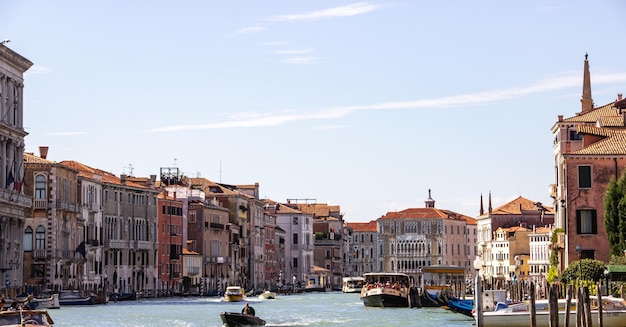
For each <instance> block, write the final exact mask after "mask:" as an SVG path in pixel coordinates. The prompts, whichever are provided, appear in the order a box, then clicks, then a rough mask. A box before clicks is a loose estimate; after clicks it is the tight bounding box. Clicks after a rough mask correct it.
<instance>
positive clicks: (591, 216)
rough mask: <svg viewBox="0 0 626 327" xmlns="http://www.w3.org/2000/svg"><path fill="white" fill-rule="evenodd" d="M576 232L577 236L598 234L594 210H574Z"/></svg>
mask: <svg viewBox="0 0 626 327" xmlns="http://www.w3.org/2000/svg"><path fill="white" fill-rule="evenodd" d="M576 232H577V233H578V234H597V233H598V223H597V222H596V211H595V210H590V209H586V210H576Z"/></svg>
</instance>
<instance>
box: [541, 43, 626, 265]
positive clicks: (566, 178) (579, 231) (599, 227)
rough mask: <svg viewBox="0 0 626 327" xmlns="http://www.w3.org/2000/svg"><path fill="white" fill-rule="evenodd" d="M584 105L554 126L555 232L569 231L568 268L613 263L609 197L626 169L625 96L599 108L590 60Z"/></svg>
mask: <svg viewBox="0 0 626 327" xmlns="http://www.w3.org/2000/svg"><path fill="white" fill-rule="evenodd" d="M580 102H581V110H580V112H577V113H576V114H575V115H574V116H572V117H570V118H563V116H561V115H560V116H558V119H557V122H556V123H555V124H554V126H552V134H553V135H554V137H553V147H554V171H555V176H554V177H555V181H554V184H552V185H551V192H550V193H551V194H550V195H551V197H552V198H553V199H554V205H555V208H556V211H557V218H556V222H555V227H557V228H563V230H564V236H565V237H564V239H563V241H564V242H563V243H564V244H560V246H562V247H563V249H564V253H562V258H561V266H563V267H567V266H568V265H569V264H570V263H571V262H573V261H576V260H579V259H581V258H582V259H584V258H589V259H597V260H601V261H604V262H608V261H609V260H610V251H609V243H608V236H607V233H606V229H605V227H604V195H605V193H606V189H607V185H608V184H609V182H610V181H611V180H612V179H619V178H620V176H621V174H622V172H623V171H624V168H626V130H625V128H626V118H625V117H626V99H623V98H622V94H621V93H619V94H618V95H617V99H616V100H615V101H612V102H610V103H608V104H605V105H602V106H598V107H596V106H595V104H594V102H593V99H592V96H591V76H590V72H589V61H588V58H587V55H585V62H584V71H583V92H582V97H581V100H580Z"/></svg>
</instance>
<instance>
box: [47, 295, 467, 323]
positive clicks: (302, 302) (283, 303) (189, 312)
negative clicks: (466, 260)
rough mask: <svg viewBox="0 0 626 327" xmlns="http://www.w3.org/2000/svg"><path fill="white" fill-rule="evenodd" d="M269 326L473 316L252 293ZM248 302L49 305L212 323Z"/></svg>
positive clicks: (65, 316) (121, 318) (71, 317)
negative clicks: (220, 314) (261, 297)
mask: <svg viewBox="0 0 626 327" xmlns="http://www.w3.org/2000/svg"><path fill="white" fill-rule="evenodd" d="M247 301H248V302H249V303H250V305H251V306H252V307H254V309H255V311H256V315H257V316H259V317H261V318H263V319H264V320H265V321H266V322H267V325H266V326H342V327H343V326H345V327H349V326H350V327H351V326H354V327H357V326H358V327H361V326H420V327H430V326H432V327H435V326H436V327H461V326H462V327H469V326H471V325H472V324H474V320H473V319H472V318H470V317H467V316H464V315H462V314H459V313H454V312H451V311H448V310H445V309H441V308H372V307H365V306H364V305H363V303H362V302H361V300H360V299H359V294H357V293H341V292H328V293H302V294H296V295H278V297H277V298H276V299H273V300H262V299H259V298H257V297H248V298H247ZM243 306H244V302H235V303H232V302H223V301H222V300H221V299H220V298H216V297H184V298H158V299H140V300H136V301H123V302H117V303H113V302H111V303H109V304H105V305H91V306H65V307H63V308H61V309H58V310H50V311H49V312H50V314H51V316H52V318H53V319H54V322H55V324H54V326H55V327H96V326H97V327H100V326H115V327H139V326H159V327H174V326H176V327H200V326H202V327H210V326H216V327H219V326H222V321H221V320H220V317H219V313H220V312H222V311H236V312H241V309H242V308H243Z"/></svg>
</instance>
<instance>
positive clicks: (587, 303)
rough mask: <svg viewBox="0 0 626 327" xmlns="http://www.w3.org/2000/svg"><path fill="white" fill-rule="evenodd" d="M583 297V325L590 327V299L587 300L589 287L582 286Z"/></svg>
mask: <svg viewBox="0 0 626 327" xmlns="http://www.w3.org/2000/svg"><path fill="white" fill-rule="evenodd" d="M583 299H584V303H585V317H584V318H583V319H585V325H584V326H585V327H591V326H592V320H591V301H589V287H587V286H585V287H583Z"/></svg>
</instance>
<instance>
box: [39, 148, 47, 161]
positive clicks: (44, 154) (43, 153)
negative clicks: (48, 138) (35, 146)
mask: <svg viewBox="0 0 626 327" xmlns="http://www.w3.org/2000/svg"><path fill="white" fill-rule="evenodd" d="M47 156H48V147H47V146H40V147H39V157H40V158H41V159H46V157H47Z"/></svg>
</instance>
